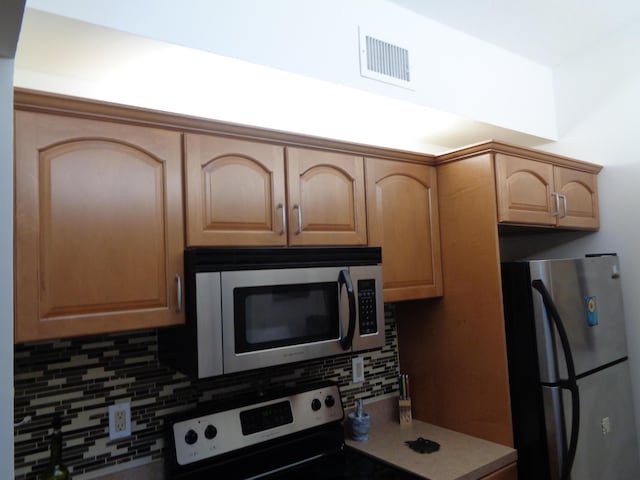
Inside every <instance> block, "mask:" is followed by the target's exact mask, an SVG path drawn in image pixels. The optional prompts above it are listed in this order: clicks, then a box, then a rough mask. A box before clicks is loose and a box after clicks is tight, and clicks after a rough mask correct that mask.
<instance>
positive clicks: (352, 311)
mask: <svg viewBox="0 0 640 480" xmlns="http://www.w3.org/2000/svg"><path fill="white" fill-rule="evenodd" d="M342 285H344V286H345V287H347V296H348V297H349V328H348V329H347V335H345V336H344V337H342V338H341V339H340V345H341V346H342V349H343V350H349V349H350V348H351V344H352V343H353V335H354V334H355V332H356V294H355V292H354V290H353V282H352V281H351V275H349V270H340V275H338V288H339V292H340V293H342Z"/></svg>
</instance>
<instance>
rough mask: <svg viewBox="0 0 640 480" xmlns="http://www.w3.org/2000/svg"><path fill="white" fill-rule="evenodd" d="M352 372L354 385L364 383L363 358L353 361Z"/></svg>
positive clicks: (353, 359) (354, 358)
mask: <svg viewBox="0 0 640 480" xmlns="http://www.w3.org/2000/svg"><path fill="white" fill-rule="evenodd" d="M351 372H352V378H353V383H360V382H364V359H363V358H362V357H353V358H352V359H351Z"/></svg>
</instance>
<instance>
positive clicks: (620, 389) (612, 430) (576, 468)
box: [564, 361, 640, 480]
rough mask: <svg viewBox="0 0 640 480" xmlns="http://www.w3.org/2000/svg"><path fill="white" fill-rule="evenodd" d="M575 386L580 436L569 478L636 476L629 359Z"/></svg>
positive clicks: (629, 479)
mask: <svg viewBox="0 0 640 480" xmlns="http://www.w3.org/2000/svg"><path fill="white" fill-rule="evenodd" d="M578 386H579V388H580V436H579V438H578V448H577V451H576V457H575V460H574V462H573V469H572V470H571V479H572V480H602V479H605V478H607V479H609V478H610V479H616V480H636V479H638V478H640V463H639V461H638V444H637V439H636V431H635V420H634V415H633V400H632V396H631V387H630V379H629V362H626V361H625V362H622V363H619V364H616V365H613V366H611V367H609V368H606V369H604V370H601V371H599V372H595V373H593V374H591V375H588V376H586V377H584V378H582V379H580V380H578ZM564 397H565V399H564V404H565V405H570V403H568V402H569V401H570V399H569V394H564ZM567 410H569V409H567ZM568 414H570V412H569V411H565V415H568ZM565 418H567V421H569V420H568V417H565Z"/></svg>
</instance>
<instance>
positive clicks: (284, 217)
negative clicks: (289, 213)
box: [276, 203, 287, 235]
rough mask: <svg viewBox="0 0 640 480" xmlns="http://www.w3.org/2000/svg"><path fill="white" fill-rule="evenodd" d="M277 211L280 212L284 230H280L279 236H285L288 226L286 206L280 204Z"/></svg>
mask: <svg viewBox="0 0 640 480" xmlns="http://www.w3.org/2000/svg"><path fill="white" fill-rule="evenodd" d="M276 209H277V210H280V215H281V217H280V218H281V221H282V228H281V229H280V233H278V235H284V234H285V233H286V231H287V230H286V225H287V217H286V214H285V211H284V205H283V204H281V203H279V204H278V206H277V207H276Z"/></svg>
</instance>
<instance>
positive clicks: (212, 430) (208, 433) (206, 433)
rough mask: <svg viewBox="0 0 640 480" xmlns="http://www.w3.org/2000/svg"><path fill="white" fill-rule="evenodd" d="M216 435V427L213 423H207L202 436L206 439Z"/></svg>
mask: <svg viewBox="0 0 640 480" xmlns="http://www.w3.org/2000/svg"><path fill="white" fill-rule="evenodd" d="M216 435H218V429H217V428H216V427H214V426H213V425H207V428H205V429H204V436H205V437H207V440H211V439H214V438H216Z"/></svg>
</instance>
